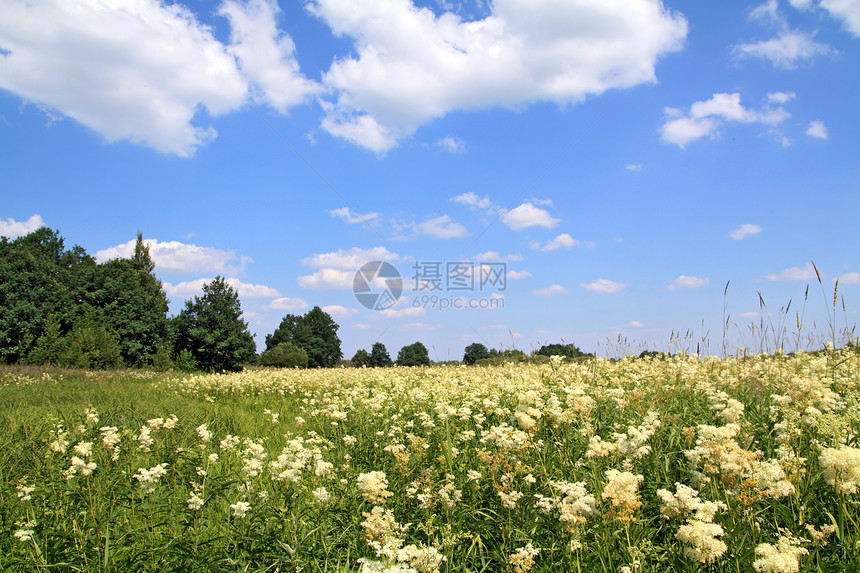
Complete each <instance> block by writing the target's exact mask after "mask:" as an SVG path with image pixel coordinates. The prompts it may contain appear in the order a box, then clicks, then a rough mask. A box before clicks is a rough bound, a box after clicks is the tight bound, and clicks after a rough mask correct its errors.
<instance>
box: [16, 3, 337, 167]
mask: <svg viewBox="0 0 860 573" xmlns="http://www.w3.org/2000/svg"><path fill="white" fill-rule="evenodd" d="M278 12H279V9H278V7H277V4H276V3H275V2H274V1H272V0H250V1H249V2H242V3H240V2H237V1H234V0H227V1H226V2H224V3H223V4H222V5H221V8H220V10H219V12H218V14H219V15H220V16H223V17H225V18H226V19H227V20H229V22H230V24H231V34H232V43H231V44H230V45H229V46H225V45H223V44H222V43H220V42H219V41H218V40H216V39H215V37H214V36H213V31H212V28H211V27H209V26H207V25H204V24H202V23H201V22H199V21H198V20H197V18H196V17H195V15H194V14H193V13H192V12H191V11H190V10H189V9H187V8H185V7H183V6H181V5H179V4H176V3H166V2H161V1H159V0H115V1H113V2H107V3H106V2H100V1H97V0H81V1H77V2H66V1H64V0H46V1H44V2H35V3H34V2H2V3H0V40H1V41H0V43H2V47H3V48H4V50H5V55H4V56H3V57H2V58H0V87H2V88H4V89H6V90H9V91H11V92H14V93H16V94H18V95H19V96H21V97H22V98H24V99H25V100H27V101H30V102H34V103H36V104H38V105H39V106H40V107H43V108H44V109H45V110H46V111H47V112H48V113H55V112H58V113H60V114H62V115H63V116H67V117H70V118H72V119H74V120H76V121H77V122H79V123H81V124H82V125H84V126H86V127H88V128H90V129H92V130H93V131H95V132H97V133H98V134H100V135H101V136H102V137H103V138H104V139H105V140H107V141H108V142H115V141H131V142H134V143H139V144H143V145H146V146H149V147H152V148H154V149H156V150H158V151H161V152H164V153H172V154H176V155H179V156H182V157H188V156H190V155H193V154H194V152H195V151H196V149H197V148H198V147H200V146H202V145H205V144H206V143H208V142H209V141H211V140H212V139H213V138H214V137H215V136H216V132H215V130H214V129H213V128H212V127H211V126H205V125H200V124H199V120H200V116H199V115H198V111H200V110H201V109H205V112H206V114H208V115H209V116H218V115H223V114H226V113H228V112H232V111H235V110H238V109H239V108H240V107H241V106H242V105H243V104H244V103H245V102H246V101H247V100H248V99H249V97H250V98H253V99H254V100H255V101H258V102H264V103H266V104H268V105H270V106H271V107H272V108H274V109H276V110H278V111H281V112H284V111H286V110H287V108H288V107H290V106H293V105H296V104H299V103H301V102H303V101H305V99H306V98H307V96H309V95H311V94H314V93H317V92H318V91H320V90H321V89H322V87H321V86H320V85H318V84H316V83H314V82H312V81H309V80H307V79H306V78H304V77H303V76H301V74H300V73H299V70H298V64H297V62H296V60H295V58H294V55H293V51H294V46H293V43H292V40H290V38H289V37H287V36H285V35H284V34H282V33H280V32H279V31H278V30H277V27H276V16H277V13H278Z"/></svg>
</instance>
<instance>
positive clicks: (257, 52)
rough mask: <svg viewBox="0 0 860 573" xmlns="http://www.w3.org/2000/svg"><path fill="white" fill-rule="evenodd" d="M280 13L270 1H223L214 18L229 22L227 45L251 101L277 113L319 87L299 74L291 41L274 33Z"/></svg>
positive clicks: (320, 87) (301, 99)
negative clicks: (245, 80) (249, 87)
mask: <svg viewBox="0 0 860 573" xmlns="http://www.w3.org/2000/svg"><path fill="white" fill-rule="evenodd" d="M280 12H281V9H280V8H279V7H278V4H277V2H275V1H274V0H248V1H246V2H238V1H236V0H226V1H225V2H224V3H223V4H221V8H220V9H219V11H218V14H219V15H221V16H225V17H226V18H227V19H228V20H229V21H230V28H231V33H230V45H229V46H228V47H227V51H228V52H229V53H230V54H232V55H233V56H235V58H236V60H237V61H238V64H239V69H240V71H241V73H242V75H243V76H245V77H246V78H247V79H248V81H249V83H250V84H251V95H252V97H253V98H254V100H255V101H258V102H262V103H265V104H267V105H269V106H271V107H272V108H274V109H276V110H277V111H279V112H281V113H286V111H287V110H288V109H289V108H290V107H293V106H296V105H298V104H301V103H303V102H304V101H305V100H306V99H307V98H308V96H310V95H313V94H317V93H320V92H321V91H322V90H323V87H322V86H321V85H320V84H318V83H316V82H313V81H310V80H308V79H307V78H305V77H304V76H303V75H302V74H301V73H300V72H299V64H298V62H297V61H296V59H295V55H294V53H295V50H296V46H295V44H294V43H293V41H292V39H291V38H290V37H289V36H287V35H286V34H283V33H282V32H281V31H279V30H278V26H277V21H276V20H277V17H278V15H279V14H280Z"/></svg>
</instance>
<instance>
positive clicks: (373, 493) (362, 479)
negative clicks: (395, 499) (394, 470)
mask: <svg viewBox="0 0 860 573" xmlns="http://www.w3.org/2000/svg"><path fill="white" fill-rule="evenodd" d="M358 489H359V491H360V492H361V495H362V496H363V497H364V499H366V500H367V501H369V502H372V503H385V500H386V499H388V498H389V497H391V496H392V495H394V494H393V493H391V492H390V491H388V478H386V477H385V472H368V473H364V474H359V475H358Z"/></svg>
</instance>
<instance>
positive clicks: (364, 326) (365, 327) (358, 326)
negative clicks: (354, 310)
mask: <svg viewBox="0 0 860 573" xmlns="http://www.w3.org/2000/svg"><path fill="white" fill-rule="evenodd" d="M352 328H354V329H355V330H370V325H369V324H364V323H363V322H359V323H356V324H353V325H352Z"/></svg>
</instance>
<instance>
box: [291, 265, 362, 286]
mask: <svg viewBox="0 0 860 573" xmlns="http://www.w3.org/2000/svg"><path fill="white" fill-rule="evenodd" d="M356 270H358V269H357V268H356ZM354 278H355V271H343V270H339V269H320V270H318V271H316V272H315V273H313V274H310V275H302V276H300V277H299V278H297V279H296V282H297V283H298V285H299V286H300V287H302V288H305V289H308V290H351V289H352V281H353V279H354Z"/></svg>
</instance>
